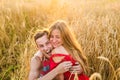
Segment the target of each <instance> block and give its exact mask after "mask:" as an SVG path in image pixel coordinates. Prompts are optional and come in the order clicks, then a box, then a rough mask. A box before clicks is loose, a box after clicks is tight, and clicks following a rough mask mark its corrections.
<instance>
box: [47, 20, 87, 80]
mask: <svg viewBox="0 0 120 80" xmlns="http://www.w3.org/2000/svg"><path fill="white" fill-rule="evenodd" d="M49 31H50V35H49V36H50V42H51V44H52V46H53V47H54V50H53V51H52V56H51V58H50V69H51V70H52V69H54V68H55V67H56V66H57V65H58V64H59V63H61V62H64V61H71V62H72V64H73V66H74V65H75V63H76V62H79V64H80V65H81V67H82V69H83V72H81V74H79V75H78V79H77V80H89V78H88V77H87V76H86V75H85V74H84V72H87V67H88V62H87V58H86V56H85V54H83V52H82V49H81V47H80V45H79V43H78V42H77V40H76V38H75V36H74V35H73V33H72V32H71V31H70V30H69V28H68V26H67V24H66V23H65V22H64V21H56V22H55V23H53V24H52V25H51V26H50V28H49ZM74 78H75V74H72V73H71V72H70V71H67V72H65V73H64V74H61V75H59V77H58V79H59V80H74ZM58 79H57V80H58Z"/></svg>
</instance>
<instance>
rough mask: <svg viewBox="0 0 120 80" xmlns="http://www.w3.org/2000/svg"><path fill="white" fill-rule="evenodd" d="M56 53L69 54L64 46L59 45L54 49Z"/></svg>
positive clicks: (53, 52)
mask: <svg viewBox="0 0 120 80" xmlns="http://www.w3.org/2000/svg"><path fill="white" fill-rule="evenodd" d="M55 53H60V54H67V55H68V54H69V53H68V52H67V50H66V49H65V48H64V47H63V46H59V47H56V48H55V49H53V51H52V54H55Z"/></svg>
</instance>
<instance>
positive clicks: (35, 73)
mask: <svg viewBox="0 0 120 80" xmlns="http://www.w3.org/2000/svg"><path fill="white" fill-rule="evenodd" d="M41 66H42V65H41V59H40V57H38V56H34V57H33V58H32V59H31V63H30V73H29V80H35V79H37V78H38V77H39V75H40V67H41Z"/></svg>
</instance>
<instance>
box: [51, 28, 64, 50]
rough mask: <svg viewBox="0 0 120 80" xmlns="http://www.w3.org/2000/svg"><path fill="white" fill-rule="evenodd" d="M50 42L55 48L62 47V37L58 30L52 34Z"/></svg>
mask: <svg viewBox="0 0 120 80" xmlns="http://www.w3.org/2000/svg"><path fill="white" fill-rule="evenodd" d="M50 42H51V44H52V46H53V47H54V48H56V47H59V46H61V45H62V43H63V42H62V37H61V34H60V31H59V30H58V29H54V30H53V31H52V32H51V34H50Z"/></svg>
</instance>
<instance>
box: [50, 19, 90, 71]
mask: <svg viewBox="0 0 120 80" xmlns="http://www.w3.org/2000/svg"><path fill="white" fill-rule="evenodd" d="M55 29H57V30H59V31H60V34H61V37H62V41H63V46H64V47H65V49H66V50H67V51H68V52H69V54H70V55H72V57H73V58H75V59H76V60H77V61H78V62H79V63H80V64H81V66H82V68H83V70H84V72H87V67H88V61H87V58H86V56H85V54H83V51H82V49H81V46H80V45H79V43H78V41H77V40H76V38H75V35H74V34H73V33H72V32H71V31H70V29H69V27H68V25H67V24H66V23H65V22H64V21H62V20H59V21H56V22H55V23H53V24H52V25H51V26H50V28H49V31H50V34H51V32H52V31H53V30H55Z"/></svg>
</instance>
